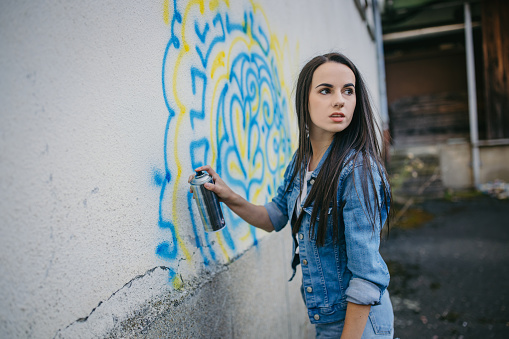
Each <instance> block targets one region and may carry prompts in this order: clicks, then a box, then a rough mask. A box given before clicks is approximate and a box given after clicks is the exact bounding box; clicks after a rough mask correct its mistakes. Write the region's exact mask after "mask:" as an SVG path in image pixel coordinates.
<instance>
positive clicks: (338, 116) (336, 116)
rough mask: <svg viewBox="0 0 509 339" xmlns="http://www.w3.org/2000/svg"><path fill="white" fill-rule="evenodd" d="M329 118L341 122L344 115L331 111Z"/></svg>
mask: <svg viewBox="0 0 509 339" xmlns="http://www.w3.org/2000/svg"><path fill="white" fill-rule="evenodd" d="M329 118H331V120H332V121H334V122H342V121H343V120H345V115H344V114H343V113H333V114H331V115H329Z"/></svg>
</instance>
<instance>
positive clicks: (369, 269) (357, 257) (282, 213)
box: [265, 146, 389, 324]
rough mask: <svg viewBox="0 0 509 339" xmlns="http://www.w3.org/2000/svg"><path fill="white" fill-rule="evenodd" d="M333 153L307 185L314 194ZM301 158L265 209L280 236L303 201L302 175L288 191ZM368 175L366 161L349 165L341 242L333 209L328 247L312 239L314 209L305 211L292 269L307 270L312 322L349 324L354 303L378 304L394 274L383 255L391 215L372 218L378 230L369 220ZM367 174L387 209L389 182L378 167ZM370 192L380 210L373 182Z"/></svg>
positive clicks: (342, 195)
mask: <svg viewBox="0 0 509 339" xmlns="http://www.w3.org/2000/svg"><path fill="white" fill-rule="evenodd" d="M330 148H331V147H330V146H329V148H328V149H327V151H326V153H325V154H324V155H323V157H322V159H321V160H320V163H319V164H318V166H317V167H316V169H315V170H314V171H313V173H312V175H311V178H310V179H309V181H308V183H307V193H308V194H309V191H310V190H311V186H312V185H313V183H314V181H315V178H316V177H317V175H318V173H319V171H320V168H321V167H322V163H323V162H324V160H325V159H326V158H327V156H328V154H329V152H330ZM352 153H353V152H352ZM295 158H296V157H295V155H294V157H293V159H292V161H291V162H290V164H289V165H288V167H287V168H286V172H285V175H284V182H283V184H282V185H281V186H280V187H279V188H278V191H277V194H276V196H275V197H274V199H273V200H272V201H271V202H269V203H267V204H266V205H265V208H266V209H267V211H268V213H269V217H270V220H271V222H272V225H273V226H274V229H275V230H276V231H280V230H282V229H283V228H284V227H285V226H286V225H287V224H288V220H289V219H291V216H292V215H293V213H294V209H295V207H296V206H295V205H296V201H297V198H298V196H299V187H300V186H299V185H300V176H299V175H296V176H295V178H294V181H293V183H292V184H291V187H290V188H289V190H288V191H286V188H287V186H288V183H289V181H290V179H291V176H292V173H293V168H294V166H295V165H296V164H295ZM363 170H366V169H365V168H364V166H363V164H362V159H360V157H358V158H357V161H356V164H355V168H354V164H353V162H348V164H347V165H346V166H345V167H344V168H343V169H342V171H341V173H340V177H339V180H338V192H337V202H338V206H336V208H338V209H339V206H342V204H343V203H344V207H343V211H342V213H341V214H340V213H339V212H340V210H339V211H338V215H339V219H340V220H339V232H340V234H339V237H338V238H339V241H337V242H336V243H335V242H334V241H333V236H332V215H331V210H332V207H331V208H329V220H328V227H327V235H326V239H325V243H324V245H323V246H317V244H316V241H315V239H313V237H310V236H309V227H310V219H311V211H312V209H313V206H309V207H306V208H304V209H303V212H304V213H305V214H304V217H303V219H302V223H301V227H300V229H299V232H298V233H297V237H298V242H297V241H295V238H294V260H293V261H292V262H293V264H292V267H293V268H294V274H295V267H296V266H297V264H299V263H300V265H301V268H302V287H303V288H302V290H303V294H304V298H305V302H306V306H307V308H308V316H309V319H310V321H311V323H315V324H319V323H330V322H334V321H339V320H342V319H344V318H345V314H346V306H347V303H348V302H352V303H355V304H360V305H378V304H380V301H381V299H382V295H383V293H384V291H385V290H386V288H387V286H388V285H389V271H388V269H387V265H386V264H385V262H384V261H383V259H382V257H381V255H380V253H379V246H380V218H382V225H383V224H384V223H385V220H386V219H387V213H386V209H385V208H384V207H383V208H382V213H381V215H379V214H378V210H376V211H374V212H372V214H371V215H373V213H375V212H377V213H376V214H374V215H376V216H377V219H376V222H375V229H374V230H373V225H372V222H370V220H369V218H368V217H367V215H370V214H369V213H367V212H365V210H367V206H366V204H365V202H364V195H363V190H362V184H361V180H362V177H361V175H360V174H361V173H362V171H363ZM367 170H371V171H372V172H373V178H374V183H375V185H376V192H377V194H378V201H379V203H380V204H383V203H384V202H383V199H382V197H383V193H382V192H383V188H382V187H381V184H382V178H385V177H384V176H383V175H382V174H381V173H379V171H378V169H377V167H376V165H374V164H372V165H371V168H370V169H367ZM352 174H354V175H352ZM368 191H369V194H370V197H369V198H370V201H372V205H374V196H373V195H374V193H373V187H372V184H371V183H368ZM303 203H304V202H302V204H303ZM387 210H388V209H387ZM296 246H298V247H299V254H295V252H296V251H295V249H296ZM292 278H293V276H292ZM290 280H291V279H290Z"/></svg>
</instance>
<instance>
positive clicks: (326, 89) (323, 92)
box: [319, 88, 330, 94]
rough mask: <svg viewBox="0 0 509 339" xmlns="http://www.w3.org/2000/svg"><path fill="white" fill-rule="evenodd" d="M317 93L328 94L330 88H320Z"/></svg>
mask: <svg viewBox="0 0 509 339" xmlns="http://www.w3.org/2000/svg"><path fill="white" fill-rule="evenodd" d="M319 93H320V94H328V93H330V89H328V88H324V89H321V90H320V92H319Z"/></svg>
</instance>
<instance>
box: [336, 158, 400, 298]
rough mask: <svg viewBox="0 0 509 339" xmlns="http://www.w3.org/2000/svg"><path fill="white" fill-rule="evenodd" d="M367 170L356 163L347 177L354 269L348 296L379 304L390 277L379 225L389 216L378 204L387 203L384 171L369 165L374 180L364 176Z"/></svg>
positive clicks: (346, 205) (348, 246)
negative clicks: (383, 255) (383, 186)
mask: <svg viewBox="0 0 509 339" xmlns="http://www.w3.org/2000/svg"><path fill="white" fill-rule="evenodd" d="M364 170H366V169H365V168H364V167H363V166H357V167H355V168H354V169H353V171H352V173H350V175H348V176H347V177H346V178H345V186H344V187H345V189H344V191H343V199H344V200H343V201H344V207H343V220H344V223H345V241H346V252H347V267H348V269H349V270H350V271H351V272H352V279H351V280H350V283H349V286H348V288H347V290H346V300H347V301H349V302H352V303H355V304H360V305H378V304H380V300H381V298H382V295H383V293H384V291H385V289H386V288H387V286H388V285H389V279H390V278H389V270H388V268H387V265H386V264H385V262H384V260H383V259H382V256H381V255H380V252H379V247H380V229H381V227H382V226H381V225H383V224H384V223H385V220H386V219H387V211H386V210H385V208H381V209H380V208H379V206H382V204H383V203H384V201H383V192H382V190H383V188H382V179H381V178H382V176H381V174H380V173H378V171H377V170H376V169H374V168H370V169H369V170H371V171H373V172H372V174H373V180H370V176H369V175H368V180H365V179H364V178H365V176H363V175H362V171H364ZM363 181H364V182H365V185H366V186H367V191H368V194H369V195H368V196H367V197H366V198H368V199H367V201H368V203H366V199H365V196H364V191H363V188H362V185H363V184H362V182H363ZM366 181H367V182H366ZM373 188H376V190H373ZM375 191H376V194H377V195H378V204H377V201H376V199H375Z"/></svg>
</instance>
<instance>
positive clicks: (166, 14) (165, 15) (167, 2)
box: [163, 0, 170, 25]
mask: <svg viewBox="0 0 509 339" xmlns="http://www.w3.org/2000/svg"><path fill="white" fill-rule="evenodd" d="M163 20H164V23H165V24H166V25H168V24H169V23H170V0H164V1H163Z"/></svg>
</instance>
